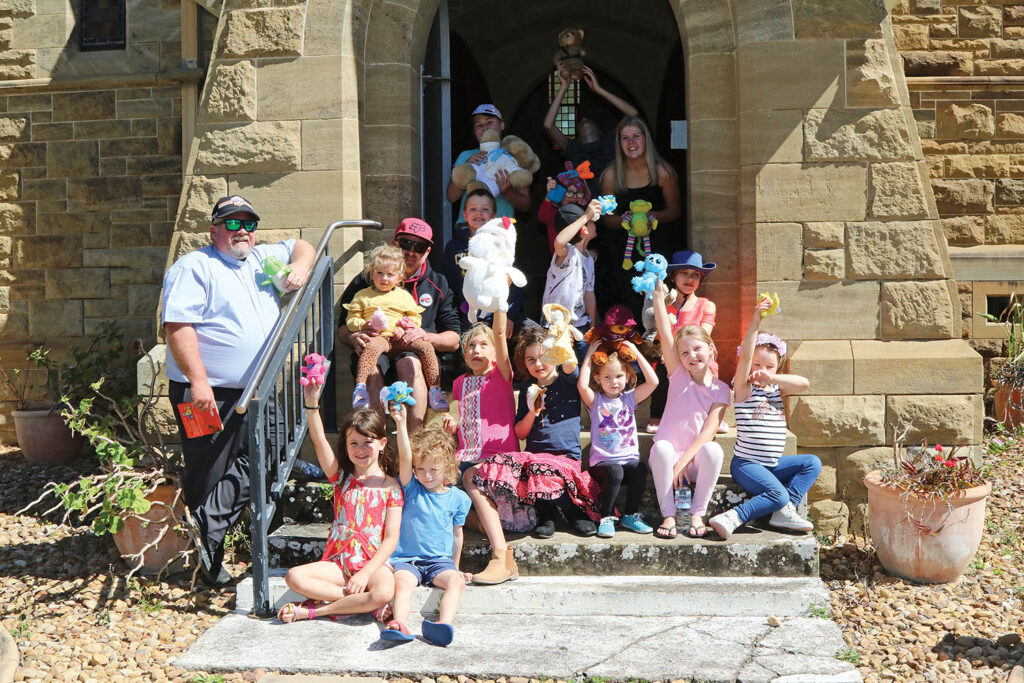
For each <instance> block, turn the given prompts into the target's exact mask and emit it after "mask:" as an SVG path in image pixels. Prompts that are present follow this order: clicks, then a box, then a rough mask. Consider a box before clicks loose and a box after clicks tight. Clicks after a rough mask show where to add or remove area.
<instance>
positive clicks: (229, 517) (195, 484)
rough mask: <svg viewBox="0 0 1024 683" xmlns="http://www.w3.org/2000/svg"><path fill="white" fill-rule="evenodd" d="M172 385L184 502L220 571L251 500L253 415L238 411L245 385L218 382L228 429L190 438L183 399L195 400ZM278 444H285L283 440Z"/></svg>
mask: <svg viewBox="0 0 1024 683" xmlns="http://www.w3.org/2000/svg"><path fill="white" fill-rule="evenodd" d="M168 384H169V386H168V394H169V395H170V400H171V404H172V405H173V406H174V417H175V419H176V420H177V422H178V429H179V430H181V435H182V441H181V451H182V455H183V457H184V460H185V471H184V473H183V476H182V488H183V490H184V492H185V504H186V505H188V507H189V510H191V512H192V517H193V518H194V519H195V521H196V524H197V525H198V527H199V533H200V535H201V536H202V539H203V553H204V555H205V560H206V562H205V563H206V564H209V568H210V569H211V570H212V572H213V573H214V574H216V572H217V571H219V569H220V565H221V562H223V560H224V537H225V536H226V535H227V532H228V529H230V528H231V525H232V524H234V523H235V522H236V521H238V517H239V516H240V515H241V514H242V511H243V510H244V509H245V507H246V506H247V505H248V504H249V453H248V448H249V430H248V418H249V416H248V414H246V415H239V414H238V413H237V412H235V404H236V403H238V399H240V398H241V397H242V389H225V388H219V387H214V389H213V397H214V400H216V402H217V411H218V412H219V414H220V419H221V423H222V424H223V425H224V429H222V430H221V431H219V432H216V433H214V434H208V435H206V436H199V437H196V438H193V439H189V438H186V437H185V430H184V428H183V426H182V422H181V415H180V414H179V413H178V404H179V403H183V402H186V401H191V400H192V392H191V389H190V385H188V384H185V383H182V382H175V381H174V380H170V381H169V383H168ZM270 414H271V416H275V415H276V410H274V409H273V408H272V409H271V411H270ZM277 423H278V424H280V421H279V420H278V421H277ZM277 443H278V445H281V444H282V443H283V441H282V440H278V442H277Z"/></svg>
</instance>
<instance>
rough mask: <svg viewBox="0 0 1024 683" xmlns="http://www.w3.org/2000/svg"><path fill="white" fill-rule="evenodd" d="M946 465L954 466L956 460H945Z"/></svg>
mask: <svg viewBox="0 0 1024 683" xmlns="http://www.w3.org/2000/svg"><path fill="white" fill-rule="evenodd" d="M946 467H951V468H952V467H956V460H947V461H946Z"/></svg>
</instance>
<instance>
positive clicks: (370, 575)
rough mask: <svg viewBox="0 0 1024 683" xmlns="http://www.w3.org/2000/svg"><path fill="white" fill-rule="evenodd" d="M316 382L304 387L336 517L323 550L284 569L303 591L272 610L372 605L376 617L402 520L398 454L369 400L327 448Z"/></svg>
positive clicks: (285, 613)
mask: <svg viewBox="0 0 1024 683" xmlns="http://www.w3.org/2000/svg"><path fill="white" fill-rule="evenodd" d="M320 389H321V386H317V385H314V384H312V383H311V384H310V385H308V386H306V387H304V389H303V394H304V399H305V403H306V405H305V408H306V411H307V415H308V417H309V435H310V439H311V440H312V441H313V446H314V448H315V450H316V457H317V460H319V461H320V467H321V468H323V470H324V473H325V474H327V477H328V478H329V479H330V481H331V483H332V484H333V485H334V524H333V525H332V526H331V533H330V535H328V537H327V549H326V550H325V551H324V555H323V558H321V560H320V561H319V562H311V563H309V564H304V565H300V566H298V567H293V568H291V569H289V570H288V574H287V576H285V582H286V583H287V584H288V587H289V588H291V589H292V590H293V591H295V592H296V593H298V594H300V595H304V596H306V597H307V598H309V599H308V600H306V601H305V602H301V603H299V602H292V603H288V604H286V605H284V606H283V607H282V608H281V610H280V612H278V618H279V619H280V620H281V621H283V622H285V623H291V622H293V621H298V620H300V619H315V618H317V617H323V616H333V615H337V614H361V613H364V612H373V614H374V616H375V617H377V618H378V619H379V618H381V617H382V616H384V614H383V612H382V610H383V608H384V607H385V606H386V605H387V604H388V603H389V602H390V601H391V599H392V598H393V597H394V594H395V579H394V575H393V574H392V572H391V566H390V564H389V563H388V558H389V557H390V556H391V553H392V552H393V551H394V550H395V547H396V546H397V544H398V532H399V528H400V526H401V522H402V502H403V500H402V489H401V487H400V486H399V485H398V481H397V479H396V478H395V477H396V475H397V473H398V472H397V470H398V467H397V462H396V460H395V457H394V453H392V451H391V448H390V446H388V440H387V432H386V431H385V424H384V420H383V418H381V417H380V416H379V415H378V414H377V413H376V412H374V411H373V410H371V409H369V408H364V409H362V410H357V411H355V412H353V413H352V414H351V415H349V416H348V418H347V419H346V420H345V421H344V422H343V423H342V425H341V429H340V432H339V433H340V434H341V435H342V437H341V438H339V439H338V445H337V449H333V448H331V444H330V442H329V441H328V440H327V436H326V435H325V434H324V426H323V422H321V420H320V411H319V395H320Z"/></svg>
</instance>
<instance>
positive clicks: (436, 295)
mask: <svg viewBox="0 0 1024 683" xmlns="http://www.w3.org/2000/svg"><path fill="white" fill-rule="evenodd" d="M391 243H392V244H393V245H395V246H396V247H398V248H399V249H401V250H402V260H403V261H404V263H405V272H404V274H403V284H402V286H403V287H404V288H405V289H406V291H408V292H409V293H410V294H412V298H413V299H414V300H415V301H416V303H417V304H418V305H419V306H421V307H422V308H423V312H422V313H421V314H420V317H421V321H420V327H419V328H417V329H415V330H410V331H409V332H407V333H406V335H410V334H411V335H413V338H412V339H409V340H408V341H410V342H413V341H415V340H416V339H417V338H420V337H421V336H422V338H424V339H426V340H427V341H428V342H430V345H431V346H433V347H434V351H435V352H436V353H437V355H438V361H439V362H440V364H441V372H442V375H446V370H448V371H449V373H447V374H450V372H451V371H452V370H453V368H452V367H451V366H452V365H453V364H457V362H458V361H457V360H455V359H454V354H453V353H452V352H453V351H455V350H456V349H458V347H459V335H460V334H461V333H462V322H461V320H460V318H459V313H458V311H457V309H456V303H455V297H454V296H453V294H452V291H451V289H450V288H449V286H448V280H446V279H445V276H444V275H442V274H441V273H438V272H435V271H434V270H433V269H431V267H430V261H429V260H428V259H427V257H428V256H430V251H431V249H432V247H433V245H434V231H433V229H432V228H431V227H430V225H429V224H428V223H427V222H426V221H424V220H422V219H419V218H406V219H404V220H403V221H402V222H401V223H400V224H399V225H398V227H397V228H396V229H395V235H394V238H393V239H392V240H391ZM369 284H370V283H369V281H368V280H367V279H366V277H365V276H364V275H363V273H360V274H359V275H357V276H355V277H354V278H353V279H352V281H351V282H350V283H349V284H348V287H346V288H345V291H344V293H343V294H342V295H341V300H340V303H341V304H347V303H351V301H352V299H354V298H355V295H356V293H357V292H358V291H359V290H361V289H364V288H366V287H367V286H369ZM372 336H373V335H372V333H371V332H369V331H362V330H361V331H358V332H352V331H350V330H349V329H348V328H347V327H346V326H345V324H344V321H341V325H340V327H338V341H340V342H341V343H342V344H344V345H346V346H348V347H351V348H352V349H354V350H355V351H356V352H357V353H361V352H362V350H363V348H364V347H365V346H366V343H367V341H368V340H369V339H370V337H372ZM352 360H353V363H352V370H353V376H354V375H355V368H356V362H357V360H358V356H357V355H356V354H353V357H352ZM396 380H401V381H403V382H405V383H407V384H408V385H409V386H410V387H412V388H413V392H412V395H413V398H415V399H416V404H415V405H413V406H409V417H408V421H409V430H410V432H412V431H415V430H417V429H419V428H420V426H421V425H422V424H423V422H424V419H425V418H426V415H427V385H426V382H425V381H424V376H423V370H422V367H421V364H420V361H419V359H418V358H417V357H416V355H415V354H413V353H408V352H405V353H400V354H398V356H397V358H394V359H391V358H389V357H388V356H387V355H381V357H380V358H379V359H378V362H377V369H376V371H375V372H372V373H371V374H370V376H369V377H367V379H366V388H367V391H368V393H369V395H370V396H376V395H378V394H379V393H380V390H381V388H383V386H384V382H385V381H388V382H394V381H396ZM370 406H371V407H372V408H373V409H374V410H377V411H378V412H380V413H381V414H382V415H383V412H384V411H383V407H382V406H381V404H380V402H379V401H370Z"/></svg>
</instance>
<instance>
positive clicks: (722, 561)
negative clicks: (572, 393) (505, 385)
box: [269, 523, 818, 577]
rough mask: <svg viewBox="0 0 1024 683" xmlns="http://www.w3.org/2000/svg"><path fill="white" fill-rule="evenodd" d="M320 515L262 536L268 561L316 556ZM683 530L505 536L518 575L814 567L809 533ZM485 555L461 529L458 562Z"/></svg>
mask: <svg viewBox="0 0 1024 683" xmlns="http://www.w3.org/2000/svg"><path fill="white" fill-rule="evenodd" d="M329 530H330V525H329V524H328V523H316V524H285V525H282V526H281V527H280V528H278V529H277V530H276V531H274V532H273V533H272V534H271V535H270V538H269V562H270V566H271V567H275V568H277V567H282V568H288V567H294V566H296V565H299V564H304V563H306V562H313V561H316V560H319V559H320V557H321V556H322V555H323V551H324V547H325V546H326V540H325V539H326V538H327V534H328V532H329ZM714 538H715V535H714V532H709V535H708V537H706V538H701V539H695V538H689V537H687V536H685V535H684V534H679V536H678V537H677V538H675V539H672V540H665V539H660V538H655V537H654V536H653V535H652V534H634V533H632V532H630V531H619V532H617V533H616V534H615V537H614V538H611V539H602V538H597V537H596V536H594V537H590V538H581V537H579V536H575V535H572V534H569V533H566V532H562V531H560V532H556V533H555V535H554V536H553V537H551V538H548V539H538V538H533V537H530V536H513V535H509V536H508V542H509V547H510V548H511V549H512V551H513V552H514V553H515V558H516V562H517V563H518V565H519V571H520V573H521V574H522V575H523V576H584V575H601V576H637V575H642V576H670V575H674V576H704V577H729V576H748V577H749V576H764V577H769V576H774V577H815V576H817V575H818V542H817V540H815V538H814V537H813V536H811V535H809V534H788V533H783V532H779V531H774V530H768V529H762V528H759V527H755V526H750V525H747V526H744V527H741V528H740V529H739V530H737V532H736V533H735V534H733V535H732V536H731V537H730V538H729V540H728V541H726V542H723V541H718V540H713V539H714ZM490 556H491V548H490V544H489V543H488V542H487V539H486V538H485V537H484V536H483V535H482V534H480V533H478V532H476V531H473V530H470V529H466V531H465V543H464V545H463V550H462V561H461V564H460V566H461V568H462V569H463V570H464V571H469V572H478V571H480V570H482V569H483V568H484V566H486V564H487V561H488V560H489V559H490Z"/></svg>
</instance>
